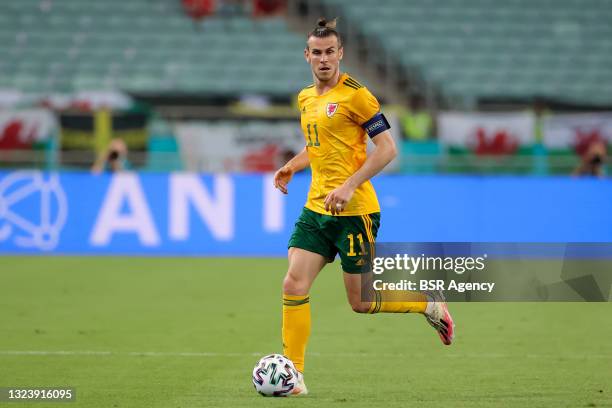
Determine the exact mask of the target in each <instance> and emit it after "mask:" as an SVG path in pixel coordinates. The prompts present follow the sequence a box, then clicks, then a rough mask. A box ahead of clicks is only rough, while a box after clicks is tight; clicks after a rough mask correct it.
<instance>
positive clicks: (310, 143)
mask: <svg viewBox="0 0 612 408" xmlns="http://www.w3.org/2000/svg"><path fill="white" fill-rule="evenodd" d="M312 128H313V130H314V134H315V142H314V143H312V134H311V132H310V123H308V124H307V125H306V129H307V130H308V147H313V146H314V147H318V146H321V144H320V143H319V131H318V130H317V124H316V123H314V124H313V125H312Z"/></svg>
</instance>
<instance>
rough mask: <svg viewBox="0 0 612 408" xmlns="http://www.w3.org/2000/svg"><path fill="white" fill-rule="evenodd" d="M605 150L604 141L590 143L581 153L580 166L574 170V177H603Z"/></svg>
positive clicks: (605, 158)
mask: <svg viewBox="0 0 612 408" xmlns="http://www.w3.org/2000/svg"><path fill="white" fill-rule="evenodd" d="M607 150H608V149H607V145H606V142H605V141H603V140H601V139H598V140H595V141H593V142H591V143H590V144H589V145H588V147H587V148H586V150H585V151H584V152H583V153H582V155H581V160H580V164H579V165H578V167H576V169H575V170H574V173H573V174H574V176H594V177H604V176H605V171H604V165H605V162H606V160H607V154H608V152H607Z"/></svg>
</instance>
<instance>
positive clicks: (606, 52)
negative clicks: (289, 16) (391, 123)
mask: <svg viewBox="0 0 612 408" xmlns="http://www.w3.org/2000/svg"><path fill="white" fill-rule="evenodd" d="M323 3H324V4H325V5H326V6H327V7H330V8H332V9H335V10H337V11H339V12H340V13H339V14H341V15H343V16H345V17H346V18H347V19H348V20H349V21H350V22H351V23H353V24H354V25H355V26H357V27H360V28H361V29H362V30H363V32H364V34H365V35H366V36H367V37H370V38H377V39H378V40H381V41H379V43H381V44H382V45H383V46H384V47H386V48H387V51H389V52H390V53H391V54H392V55H394V56H395V57H396V58H397V59H398V60H399V62H400V64H401V65H402V66H403V67H404V68H405V69H406V70H418V71H419V72H420V74H421V75H422V76H424V77H425V79H426V80H428V81H429V82H430V83H431V84H435V86H436V87H438V88H439V89H440V90H441V92H442V94H444V95H446V96H449V97H459V98H468V99H470V98H471V99H476V98H487V97H505V98H530V97H546V98H557V99H561V100H566V101H570V102H577V103H589V104H610V103H612V70H610V68H609V67H610V66H611V65H612V24H610V22H611V21H612V8H610V3H609V1H607V0H505V1H503V2H493V1H490V0H435V1H434V0H425V1H414V2H406V1H404V0H379V1H376V2H373V1H369V0H324V1H323Z"/></svg>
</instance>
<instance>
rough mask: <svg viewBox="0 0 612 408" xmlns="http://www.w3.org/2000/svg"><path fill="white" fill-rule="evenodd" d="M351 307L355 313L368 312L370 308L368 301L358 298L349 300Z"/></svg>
mask: <svg viewBox="0 0 612 408" xmlns="http://www.w3.org/2000/svg"><path fill="white" fill-rule="evenodd" d="M351 308H352V309H353V312H355V313H368V311H369V310H370V303H368V302H362V301H360V300H357V301H351Z"/></svg>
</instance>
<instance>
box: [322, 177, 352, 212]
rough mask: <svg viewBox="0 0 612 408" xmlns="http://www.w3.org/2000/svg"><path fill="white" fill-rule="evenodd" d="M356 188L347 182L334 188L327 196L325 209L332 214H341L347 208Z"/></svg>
mask: <svg viewBox="0 0 612 408" xmlns="http://www.w3.org/2000/svg"><path fill="white" fill-rule="evenodd" d="M354 192H355V189H354V188H352V187H350V186H349V185H347V184H343V185H341V186H340V187H338V188H336V189H334V190H332V191H331V192H330V193H329V194H328V195H327V197H325V201H324V204H325V211H329V212H331V213H332V215H336V214H340V213H341V212H342V211H344V209H345V208H346V205H347V204H348V202H349V201H351V198H352V197H353V193H354Z"/></svg>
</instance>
